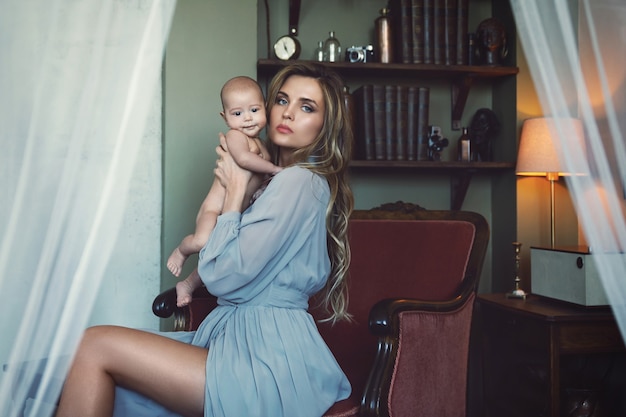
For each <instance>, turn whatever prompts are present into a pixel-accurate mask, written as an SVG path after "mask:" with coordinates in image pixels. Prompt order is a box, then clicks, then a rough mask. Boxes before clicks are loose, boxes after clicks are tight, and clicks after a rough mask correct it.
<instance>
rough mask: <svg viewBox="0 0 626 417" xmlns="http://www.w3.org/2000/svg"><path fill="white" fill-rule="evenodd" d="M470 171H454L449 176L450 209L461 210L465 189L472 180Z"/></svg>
mask: <svg viewBox="0 0 626 417" xmlns="http://www.w3.org/2000/svg"><path fill="white" fill-rule="evenodd" d="M472 174H473V173H472V171H470V170H465V171H459V172H456V173H455V174H454V175H451V176H450V209H451V210H461V208H462V207H463V201H465V195H466V194H467V189H468V188H469V185H470V183H471V181H472Z"/></svg>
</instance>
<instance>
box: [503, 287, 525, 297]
mask: <svg viewBox="0 0 626 417" xmlns="http://www.w3.org/2000/svg"><path fill="white" fill-rule="evenodd" d="M527 296H528V294H526V292H524V290H522V289H521V288H518V289H515V290H513V291H511V292H508V293H506V298H520V299H522V300H525V299H526V297H527Z"/></svg>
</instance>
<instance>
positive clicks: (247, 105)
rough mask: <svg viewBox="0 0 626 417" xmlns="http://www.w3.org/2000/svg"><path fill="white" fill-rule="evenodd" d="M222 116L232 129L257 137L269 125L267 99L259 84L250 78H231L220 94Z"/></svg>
mask: <svg viewBox="0 0 626 417" xmlns="http://www.w3.org/2000/svg"><path fill="white" fill-rule="evenodd" d="M220 97H221V99H222V108H223V110H222V111H221V112H220V115H221V116H222V117H223V118H224V121H226V125H227V126H228V127H229V128H231V129H236V130H239V131H240V132H242V133H244V134H246V135H247V136H250V137H257V136H258V135H259V133H260V132H261V130H263V128H264V127H265V125H266V124H267V113H266V111H265V99H264V98H263V92H262V91H261V87H260V86H259V84H258V83H257V82H256V81H254V80H253V79H252V78H250V77H245V76H240V77H235V78H231V79H230V80H228V81H227V82H226V84H224V86H223V87H222V91H221V93H220Z"/></svg>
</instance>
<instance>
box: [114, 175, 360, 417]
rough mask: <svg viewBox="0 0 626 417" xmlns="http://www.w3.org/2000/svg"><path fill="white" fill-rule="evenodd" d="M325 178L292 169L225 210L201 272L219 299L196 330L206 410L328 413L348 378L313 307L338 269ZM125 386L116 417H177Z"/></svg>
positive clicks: (217, 416) (193, 338)
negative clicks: (331, 249)
mask: <svg viewBox="0 0 626 417" xmlns="http://www.w3.org/2000/svg"><path fill="white" fill-rule="evenodd" d="M329 195H330V192H329V187H328V184H327V182H326V180H325V179H324V178H322V177H320V176H319V175H316V174H313V173H312V172H311V171H309V170H307V169H304V168H301V167H298V166H293V167H289V168H286V169H284V170H283V171H282V172H280V173H279V174H277V175H276V176H275V177H274V179H273V180H272V181H271V182H270V184H269V185H268V187H267V189H266V190H265V192H264V193H263V194H262V195H261V196H260V197H259V198H258V200H256V201H255V203H254V204H252V205H251V206H250V207H249V208H248V210H246V211H245V212H244V213H243V214H240V213H236V212H229V213H224V214H222V215H221V216H219V217H218V220H217V224H216V226H215V229H214V230H213V232H212V233H211V238H210V239H209V241H208V242H207V244H206V246H205V247H204V249H203V250H202V251H201V252H200V257H199V262H198V271H199V272H200V276H201V277H202V281H203V282H204V284H205V285H206V287H207V289H208V290H209V291H210V292H211V293H212V294H214V295H216V296H217V297H218V298H219V306H218V307H217V308H216V309H215V310H214V311H213V312H211V314H210V315H209V316H208V317H207V318H206V319H205V320H204V321H203V322H202V323H201V325H200V327H199V329H198V330H197V331H196V332H174V333H162V334H164V335H166V336H168V337H173V338H176V339H179V340H182V341H185V342H188V343H192V344H194V345H199V346H204V347H207V348H208V349H209V353H208V358H207V363H206V375H207V377H206V397H205V411H204V415H205V417H209V416H210V417H255V416H258V417H281V416H282V417H309V416H310V417H320V416H322V415H323V413H324V412H325V411H326V410H327V409H328V408H329V407H330V406H332V405H333V403H335V402H336V401H338V400H342V399H345V398H347V397H348V396H349V395H350V384H349V382H348V380H347V378H346V376H345V375H344V373H343V371H342V370H341V368H340V367H339V365H338V364H337V362H336V360H335V358H334V357H333V355H332V353H331V352H330V350H329V349H328V347H327V346H326V344H325V342H324V340H323V339H322V338H321V336H320V335H319V333H318V331H317V327H316V325H315V322H314V320H313V318H312V317H311V315H309V313H308V312H307V308H308V299H309V297H310V296H311V295H313V294H315V293H316V292H317V291H319V290H320V289H321V288H322V287H323V286H324V284H325V282H326V279H327V277H328V274H329V271H330V260H329V258H328V253H327V246H326V226H325V224H326V207H327V204H328V201H329ZM173 415H175V414H172V413H170V412H168V411H166V410H164V409H162V407H160V406H158V405H157V404H155V403H153V402H152V401H149V400H147V399H146V398H143V397H141V396H139V395H137V394H135V393H131V392H129V391H127V390H124V389H121V388H118V390H117V393H116V407H115V416H117V417H121V416H125V417H131V416H132V417H137V416H151V417H152V416H173Z"/></svg>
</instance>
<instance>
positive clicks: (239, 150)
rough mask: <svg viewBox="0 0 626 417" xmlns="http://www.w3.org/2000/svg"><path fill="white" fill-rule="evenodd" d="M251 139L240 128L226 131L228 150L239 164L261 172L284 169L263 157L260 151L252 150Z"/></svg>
mask: <svg viewBox="0 0 626 417" xmlns="http://www.w3.org/2000/svg"><path fill="white" fill-rule="evenodd" d="M249 140H253V139H248V137H247V136H246V135H245V134H243V133H241V132H240V131H238V130H234V129H231V130H229V131H228V132H227V133H226V145H227V146H228V152H229V153H230V154H231V155H232V157H233V159H234V160H235V162H237V165H239V166H240V167H242V168H245V169H247V170H248V171H252V172H256V173H260V174H276V173H278V172H280V171H281V170H282V168H280V167H278V166H276V165H274V164H272V163H271V162H270V161H268V160H265V159H263V157H262V156H261V155H260V154H259V153H254V152H251V151H250V145H249V143H248V141H249ZM259 151H261V150H259Z"/></svg>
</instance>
